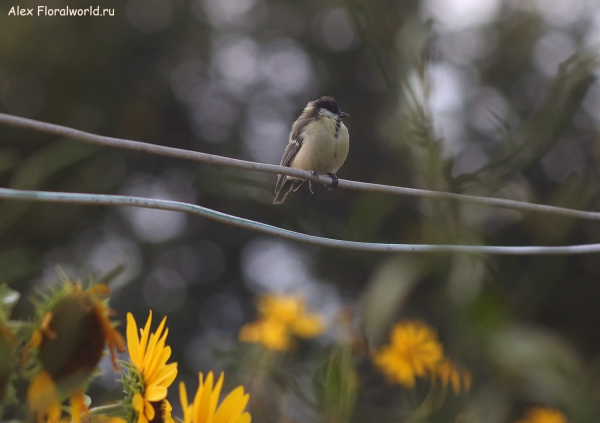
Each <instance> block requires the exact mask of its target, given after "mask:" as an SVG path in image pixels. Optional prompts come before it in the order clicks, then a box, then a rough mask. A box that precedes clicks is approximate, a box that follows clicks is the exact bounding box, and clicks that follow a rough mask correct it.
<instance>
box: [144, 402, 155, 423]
mask: <svg viewBox="0 0 600 423" xmlns="http://www.w3.org/2000/svg"><path fill="white" fill-rule="evenodd" d="M144 414H145V415H146V418H147V419H148V420H149V421H152V420H154V417H156V411H155V410H154V407H153V406H152V404H151V403H150V401H144Z"/></svg>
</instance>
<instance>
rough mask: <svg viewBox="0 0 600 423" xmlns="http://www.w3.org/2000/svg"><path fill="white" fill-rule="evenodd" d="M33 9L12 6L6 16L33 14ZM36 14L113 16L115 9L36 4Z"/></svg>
mask: <svg viewBox="0 0 600 423" xmlns="http://www.w3.org/2000/svg"><path fill="white" fill-rule="evenodd" d="M33 11H34V9H29V8H25V7H20V6H13V7H11V8H10V10H9V11H8V16H34V13H33ZM36 16H115V9H100V6H96V7H93V6H90V7H86V8H77V9H75V8H71V7H69V6H67V7H63V8H60V9H58V8H50V7H48V6H38V7H37V14H36Z"/></svg>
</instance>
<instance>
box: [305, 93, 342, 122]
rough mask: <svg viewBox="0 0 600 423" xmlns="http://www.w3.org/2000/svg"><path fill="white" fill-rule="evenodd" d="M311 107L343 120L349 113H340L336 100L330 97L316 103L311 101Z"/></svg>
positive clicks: (324, 97)
mask: <svg viewBox="0 0 600 423" xmlns="http://www.w3.org/2000/svg"><path fill="white" fill-rule="evenodd" d="M309 105H310V106H311V107H312V109H313V110H314V111H316V112H317V113H318V112H322V113H326V114H329V115H333V116H339V117H341V118H343V117H346V116H348V113H344V112H342V111H340V108H339V106H338V104H337V101H335V98H333V97H329V96H323V97H321V98H319V99H317V100H315V101H311V102H310V103H309Z"/></svg>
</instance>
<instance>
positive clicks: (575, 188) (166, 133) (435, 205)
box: [0, 0, 600, 423]
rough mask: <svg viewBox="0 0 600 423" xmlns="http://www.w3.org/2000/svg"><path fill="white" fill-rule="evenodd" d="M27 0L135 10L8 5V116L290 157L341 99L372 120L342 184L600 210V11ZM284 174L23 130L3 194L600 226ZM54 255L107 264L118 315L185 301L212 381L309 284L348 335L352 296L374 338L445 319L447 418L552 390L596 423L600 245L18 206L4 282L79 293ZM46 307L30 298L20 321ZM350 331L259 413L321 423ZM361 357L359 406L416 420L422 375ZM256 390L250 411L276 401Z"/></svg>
mask: <svg viewBox="0 0 600 423" xmlns="http://www.w3.org/2000/svg"><path fill="white" fill-rule="evenodd" d="M18 3H19V5H20V6H21V7H37V6H38V5H40V4H41V5H47V6H49V7H66V6H67V5H68V6H69V7H87V6H90V5H93V6H96V5H100V6H101V7H103V8H104V7H106V8H114V10H115V16H114V17H85V18H84V17H70V18H67V17H36V16H34V17H14V16H8V15H7V14H8V11H9V10H10V8H11V7H12V6H16V5H17V2H12V1H11V0H0V111H2V112H4V113H10V114H14V115H18V116H24V117H29V118H34V119H38V120H42V121H48V122H52V123H57V124H61V125H66V126H71V127H74V128H77V129H81V130H85V131H89V132H93V133H97V134H103V135H109V136H114V137H120V138H129V139H135V140H139V141H144V142H149V143H156V144H160V145H166V146H171V147H178V148H185V149H190V150H197V151H202V152H207V153H214V154H219V155H224V156H228V157H235V158H242V159H248V160H254V161H259V162H265V163H273V164H278V163H279V160H280V158H281V155H282V153H283V150H284V149H285V146H286V143H287V141H288V139H287V136H288V133H289V128H290V125H291V123H292V122H293V120H294V119H295V118H296V116H297V115H298V114H299V113H300V111H301V110H302V108H303V107H304V106H305V105H306V103H307V102H308V101H310V100H313V99H315V98H317V97H319V96H321V95H331V96H333V97H335V98H336V99H337V100H338V102H339V104H340V107H341V109H342V110H343V111H345V112H347V113H349V114H350V117H349V118H347V119H346V121H345V123H346V125H347V126H348V128H349V131H350V138H351V147H350V154H349V156H348V160H347V161H346V164H345V165H344V167H343V168H342V169H341V170H340V172H339V173H338V175H339V177H340V178H346V179H354V180H359V181H365V182H375V183H384V184H390V185H398V186H408V187H418V188H427V189H436V190H444V191H451V192H459V193H470V194H477V195H488V196H496V197H503V198H512V199H519V200H524V201H531V202H538V203H544V204H553V205H560V206H565V207H572V208H578V209H586V210H600V202H599V197H600V196H599V194H600V174H599V156H598V137H597V135H598V134H597V128H598V123H599V122H600V84H599V83H598V82H596V81H595V75H596V72H597V70H596V67H595V64H594V59H595V56H594V54H595V52H596V47H597V46H598V45H599V43H600V6H599V5H598V3H597V2H596V0H506V1H502V0H422V1H418V0H402V1H400V0H396V1H392V0H369V1H366V0H345V1H337V2H335V1H314V0H313V1H297V0H126V1H118V0H99V3H93V2H90V1H89V0H46V1H45V2H40V0H19V2H18ZM275 179H276V178H275V176H273V175H267V174H260V173H250V172H243V171H238V170H234V169H228V168H221V167H215V166H210V165H204V164H197V163H191V162H184V161H180V160H175V159H170V158H164V157H155V156H151V155H147V154H142V153H136V152H128V151H119V150H115V149H108V148H100V147H95V146H90V145H84V144H81V143H77V142H74V141H69V140H65V139H57V138H56V137H51V136H46V135H40V134H37V133H33V132H28V131H24V130H16V129H11V128H7V127H0V184H1V185H2V186H3V187H11V188H19V189H37V190H50V191H69V192H93V193H114V194H126V195H135V196H146V197H152V198H162V199H172V200H179V201H185V202H191V203H197V204H200V205H202V206H206V207H209V208H213V209H216V210H219V211H222V212H225V213H230V214H234V215H237V216H243V217H245V218H249V219H253V220H256V221H260V222H265V223H269V224H272V225H275V226H279V227H283V228H288V229H292V230H296V231H300V232H305V233H310V234H313V235H319V236H326V237H332V238H341V239H348V240H356V241H371V242H376V241H377V242H395V243H447V244H450V243H469V244H485V245H563V244H576V243H592V242H598V240H599V239H600V228H599V226H598V224H597V223H593V222H582V221H575V220H571V219H566V218H562V217H561V218H559V217H550V216H542V215H532V214H523V213H518V212H511V211H505V210H498V209H490V208H484V207H475V206H465V205H461V204H453V203H445V202H430V201H424V200H415V199H408V198H401V197H396V196H388V195H384V194H374V193H359V192H353V191H347V190H341V189H338V190H335V191H328V190H326V189H325V188H323V187H317V188H316V192H315V195H311V194H310V193H309V192H308V189H307V188H306V187H304V186H303V187H302V189H300V190H299V191H298V192H296V193H294V194H291V195H290V196H289V197H288V199H287V200H286V202H285V203H284V204H283V205H281V206H274V205H272V204H271V202H272V199H273V189H274V184H275ZM57 266H60V267H61V268H62V269H63V270H64V271H65V272H66V273H67V274H68V275H69V276H71V277H73V278H81V279H87V278H88V277H89V275H94V276H95V277H96V278H103V277H107V278H108V277H110V278H111V286H112V288H113V292H114V295H113V297H112V300H111V305H112V307H113V308H115V309H116V310H117V312H118V316H119V317H120V318H121V319H124V316H125V313H126V312H127V311H131V312H133V313H134V315H135V316H136V318H137V319H138V321H143V320H144V319H145V317H146V316H147V313H148V310H149V309H152V310H154V313H155V315H156V316H157V317H160V316H162V315H168V326H169V327H170V335H169V341H170V345H171V346H172V348H173V359H174V360H175V361H177V362H179V363H180V364H179V366H180V376H179V379H180V380H184V381H189V382H190V383H191V385H192V386H193V383H194V380H195V374H196V373H197V372H198V371H207V370H215V371H219V370H221V369H231V368H232V366H233V367H235V368H236V369H237V370H230V372H229V373H228V375H231V377H230V381H229V382H228V383H231V384H232V386H233V385H235V383H236V381H240V380H243V379H244V374H245V373H244V372H245V371H246V372H247V371H251V367H252V365H251V364H249V365H248V366H246V367H244V364H243V359H241V358H240V357H241V356H242V355H240V354H241V353H239V349H240V348H241V347H240V346H239V345H238V344H237V341H236V337H237V333H238V331H239V329H240V327H241V326H242V325H243V324H244V323H246V322H248V321H250V320H252V319H253V318H254V317H255V308H254V303H253V299H254V298H255V297H256V295H258V294H261V293H265V292H274V293H276V292H287V293H301V294H302V295H304V296H305V297H306V298H307V301H308V304H309V306H310V308H311V309H313V310H318V311H319V312H320V313H322V314H323V315H325V316H326V317H327V318H328V319H329V321H330V323H331V325H332V326H333V327H334V328H335V327H337V326H338V325H337V324H336V316H338V315H339V311H340V309H346V310H351V311H352V315H353V316H354V317H353V319H354V320H353V324H354V325H355V326H356V328H355V329H356V330H357V331H358V332H360V333H361V334H362V335H363V336H364V338H365V339H366V340H367V341H366V342H367V343H370V344H372V345H373V346H377V345H380V344H381V343H382V342H384V341H385V339H386V337H387V333H388V331H389V328H390V327H391V325H392V323H393V322H394V321H396V320H397V319H398V318H400V317H409V318H418V319H422V320H424V321H426V322H427V323H428V324H430V325H431V326H433V327H435V328H437V330H438V331H439V335H440V339H441V340H442V341H443V343H444V346H445V350H446V351H447V354H448V355H449V356H451V357H452V358H453V359H454V360H455V361H456V362H458V363H460V364H461V365H463V366H465V367H467V368H469V369H470V370H471V372H472V374H473V387H472V390H471V392H470V393H469V394H468V395H462V396H460V397H453V396H451V395H450V396H449V397H448V399H447V404H445V405H444V407H445V408H443V409H442V410H441V411H440V412H439V413H438V414H436V415H435V416H433V417H431V419H432V421H469V422H470V421H473V422H490V423H491V422H498V423H501V422H511V421H515V420H516V419H518V417H519V416H520V415H521V414H522V410H523V408H525V407H526V406H528V405H531V404H543V405H551V406H554V407H557V408H560V409H562V410H563V411H565V412H566V413H567V414H568V415H569V418H570V420H571V421H574V422H575V421H582V422H583V421H585V422H597V416H598V408H599V407H598V404H600V361H599V358H600V355H599V353H600V330H599V322H600V307H599V306H598V304H600V280H599V279H600V263H599V261H598V255H597V254H593V255H583V256H570V257H566V256H554V257H544V256H538V257H496V256H487V255H481V256H478V255H471V256H463V255H444V254H440V255H431V254H430V255H385V254H373V253H358V252H347V251H337V250H331V249H325V248H316V247H309V246H305V245H301V244H295V243H291V242H287V241H283V240H280V239H276V238H269V237H265V236H262V235H257V234H256V233H252V232H250V231H246V230H242V229H239V228H235V227H230V226H225V225H223V224H219V223H214V222H212V221H208V220H203V219H200V218H196V217H192V216H185V215H183V214H177V213H173V212H166V211H155V210H147V209H134V208H129V209H128V208H108V207H92V206H74V205H52V204H30V203H23V202H6V201H3V202H0V281H2V282H6V283H8V284H9V285H10V286H11V287H12V288H13V289H17V290H19V291H20V292H21V293H23V294H24V298H27V297H28V296H31V295H32V293H33V292H34V290H35V289H37V288H40V287H44V286H47V285H48V284H51V283H53V282H56V281H57V279H58V277H57V273H56V268H57ZM107 275H108V276H107ZM115 275H116V276H115ZM30 312H31V310H30V309H29V308H28V306H27V304H26V302H23V304H22V305H21V306H20V307H18V308H17V309H16V311H15V315H16V316H17V317H25V316H28V315H29V313H30ZM338 332H339V331H336V330H334V329H332V330H330V331H329V332H328V333H327V334H326V335H325V336H323V337H321V338H320V339H318V340H316V341H311V342H307V343H303V344H302V348H301V350H300V351H296V352H295V353H293V354H291V356H292V357H291V358H289V360H290V362H289V363H288V365H286V367H285V369H286V370H287V375H286V377H287V379H286V378H283V379H279V380H278V381H277V383H276V385H277V387H276V389H277V392H278V394H277V395H279V396H278V397H277V398H283V400H281V401H276V402H275V403H274V404H270V405H269V406H270V407H274V408H277V410H275V409H272V410H269V411H268V412H266V411H264V410H263V414H261V417H260V419H258V420H263V421H286V422H293V421H319V415H318V413H315V412H313V411H311V407H310V405H308V404H307V403H306V401H305V398H303V395H299V394H298V392H299V391H304V392H305V393H306V392H308V394H307V395H308V396H309V397H310V395H312V394H311V392H310V386H311V383H310V375H311V374H312V373H311V372H312V370H311V369H314V368H315V366H316V364H315V363H316V362H317V361H318V359H317V358H315V357H318V354H319V351H322V350H323V348H325V346H326V345H328V344H330V343H331V342H334V341H335V340H336V339H337V337H338V336H339V333H338ZM355 362H356V365H357V369H358V374H359V379H360V382H359V391H358V400H357V408H356V412H355V419H358V420H360V421H371V420H373V421H398V418H397V416H396V414H394V413H395V411H394V410H396V409H397V407H398V401H397V398H398V395H399V392H400V391H401V388H398V387H390V386H387V385H386V382H385V378H383V377H382V376H381V375H379V374H378V373H377V371H376V370H375V369H373V368H372V366H371V365H370V364H369V360H368V358H367V356H364V355H363V356H362V357H361V356H360V354H357V357H356V358H355ZM290 363H291V364H290ZM103 368H104V369H105V370H106V373H105V374H104V375H103V376H102V377H100V378H99V380H97V381H96V382H95V383H94V384H93V385H92V387H91V392H92V394H93V396H95V398H100V402H102V401H103V400H107V401H108V400H109V399H114V398H118V397H119V390H120V388H119V386H118V385H117V384H116V383H115V375H114V374H113V373H111V372H110V365H109V363H108V362H103ZM244 369H245V370H244ZM228 377H229V376H228ZM288 379H289V380H288ZM291 380H293V381H294V382H293V383H292V382H290V381H291ZM292 385H293V389H292V387H291V386H292ZM251 395H252V392H251ZM255 397H256V398H255V399H253V400H251V405H250V406H251V409H253V410H259V409H261V407H265V406H266V405H265V403H261V402H260V400H261V398H263V399H264V397H261V396H260V395H256V396H255ZM176 398H177V395H174V398H173V399H172V403H174V405H176V404H178V401H177V399H176ZM271 399H272V398H271ZM253 401H254V402H253ZM176 411H177V408H176ZM257 412H258V411H257ZM257 415H258V414H257ZM461 419H462V420H461ZM258 420H256V421H258ZM358 420H357V421H358Z"/></svg>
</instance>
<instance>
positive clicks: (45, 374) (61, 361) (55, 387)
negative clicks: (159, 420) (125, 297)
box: [26, 276, 124, 422]
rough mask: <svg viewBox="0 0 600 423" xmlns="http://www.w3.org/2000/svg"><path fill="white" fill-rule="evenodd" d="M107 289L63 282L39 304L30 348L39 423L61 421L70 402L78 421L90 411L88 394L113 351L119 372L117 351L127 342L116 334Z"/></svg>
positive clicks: (30, 399)
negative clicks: (104, 358)
mask: <svg viewBox="0 0 600 423" xmlns="http://www.w3.org/2000/svg"><path fill="white" fill-rule="evenodd" d="M109 293H110V290H109V289H108V287H107V286H105V285H94V286H91V287H90V288H88V289H85V290H84V289H83V288H82V286H81V284H80V283H79V282H72V281H69V280H68V279H67V278H66V277H65V276H63V277H62V283H61V285H60V286H59V287H58V288H57V289H55V290H54V291H53V292H52V293H51V294H50V295H48V296H46V297H45V298H44V299H43V300H42V301H40V302H38V304H37V306H38V307H37V308H38V324H37V325H36V326H37V328H36V329H35V330H34V331H33V334H32V336H31V340H30V342H29V344H28V345H27V346H26V351H27V357H28V359H27V361H28V364H29V365H30V366H31V367H32V372H33V373H34V377H33V378H32V380H31V383H30V385H29V388H28V390H27V404H28V406H29V408H30V410H31V411H33V412H34V413H35V414H36V416H37V419H38V421H40V422H41V421H44V420H45V419H46V418H47V419H48V420H49V421H51V422H58V421H60V417H61V414H62V411H61V404H62V402H63V401H64V400H65V399H67V398H69V400H70V404H71V414H72V417H73V421H75V422H79V421H80V419H81V415H82V414H87V413H88V409H87V406H86V405H85V403H84V395H83V392H84V389H85V387H86V385H87V382H88V379H89V377H90V376H91V374H92V372H93V371H94V369H95V368H96V366H97V365H98V362H99V361H100V358H101V357H102V354H103V351H104V347H105V346H108V347H109V349H110V352H111V357H112V360H113V364H114V366H115V368H116V351H117V350H119V351H124V345H123V339H122V337H121V335H120V334H119V332H118V331H117V330H116V329H115V328H114V325H113V323H112V322H111V320H110V318H109V316H110V315H111V314H112V312H111V310H110V309H109V308H108V306H107V302H106V300H104V299H103V298H106V296H108V294H109Z"/></svg>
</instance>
